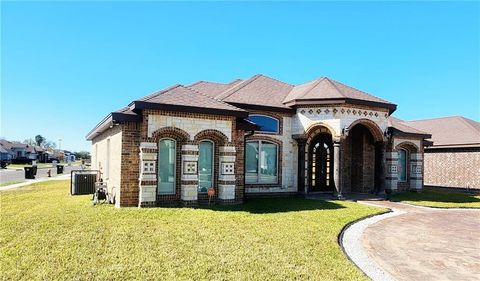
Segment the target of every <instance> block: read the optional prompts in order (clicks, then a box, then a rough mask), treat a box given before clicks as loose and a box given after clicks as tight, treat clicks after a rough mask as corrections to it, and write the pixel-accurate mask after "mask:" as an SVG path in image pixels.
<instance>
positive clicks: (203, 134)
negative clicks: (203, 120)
mask: <svg viewBox="0 0 480 281" xmlns="http://www.w3.org/2000/svg"><path fill="white" fill-rule="evenodd" d="M193 140H194V141H195V142H200V141H202V140H211V141H213V142H214V143H215V144H216V145H217V146H219V145H225V144H227V143H228V137H227V136H226V135H225V134H224V133H222V132H220V131H218V130H215V129H208V130H203V131H200V132H198V134H196V135H195V137H194V138H193Z"/></svg>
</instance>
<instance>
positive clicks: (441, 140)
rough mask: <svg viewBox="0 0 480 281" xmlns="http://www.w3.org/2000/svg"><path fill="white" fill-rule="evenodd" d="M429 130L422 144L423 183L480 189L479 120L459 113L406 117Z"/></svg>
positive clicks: (417, 125)
mask: <svg viewBox="0 0 480 281" xmlns="http://www.w3.org/2000/svg"><path fill="white" fill-rule="evenodd" d="M407 124H408V125H409V126H411V127H413V128H416V129H418V130H422V131H427V132H429V133H431V134H432V138H431V139H430V140H431V141H433V145H432V146H429V147H427V148H425V159H424V161H425V184H426V185H431V186H441V187H454V188H475V189H480V123H479V122H476V121H474V120H471V119H468V118H465V117H461V116H452V117H443V118H434V119H424V120H414V121H408V122H407Z"/></svg>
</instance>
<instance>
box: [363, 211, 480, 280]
mask: <svg viewBox="0 0 480 281" xmlns="http://www.w3.org/2000/svg"><path fill="white" fill-rule="evenodd" d="M360 203H367V204H369V205H376V206H379V207H386V208H391V209H394V210H397V211H403V212H405V213H403V214H400V215H397V216H393V217H389V218H386V219H383V220H381V221H378V222H376V223H374V224H372V225H370V226H368V227H367V228H366V229H365V231H364V232H363V234H362V236H361V239H360V240H361V243H362V246H363V248H364V251H365V252H366V254H367V256H369V257H370V258H371V259H372V260H373V261H374V262H375V263H376V264H377V265H378V266H379V267H381V268H382V269H383V270H384V271H386V272H387V273H388V274H389V275H390V276H391V277H392V278H393V279H396V280H422V281H424V280H480V210H468V209H463V210H461V209H451V210H449V209H434V208H425V207H414V206H409V205H406V204H399V203H392V202H388V201H379V202H372V201H366V202H360Z"/></svg>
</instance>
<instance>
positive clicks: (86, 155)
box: [75, 151, 90, 159]
mask: <svg viewBox="0 0 480 281" xmlns="http://www.w3.org/2000/svg"><path fill="white" fill-rule="evenodd" d="M75 157H76V158H78V159H90V152H88V151H79V152H75Z"/></svg>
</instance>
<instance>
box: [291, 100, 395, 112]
mask: <svg viewBox="0 0 480 281" xmlns="http://www.w3.org/2000/svg"><path fill="white" fill-rule="evenodd" d="M334 103H340V104H341V103H345V104H347V103H350V104H358V105H367V106H373V107H381V108H386V109H388V112H389V115H391V114H392V113H393V112H395V110H397V105H396V104H393V103H383V102H376V101H367V100H360V99H351V98H327V99H299V100H297V99H295V100H290V101H288V102H285V103H284V104H285V105H286V106H291V107H296V106H301V105H310V104H334Z"/></svg>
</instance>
